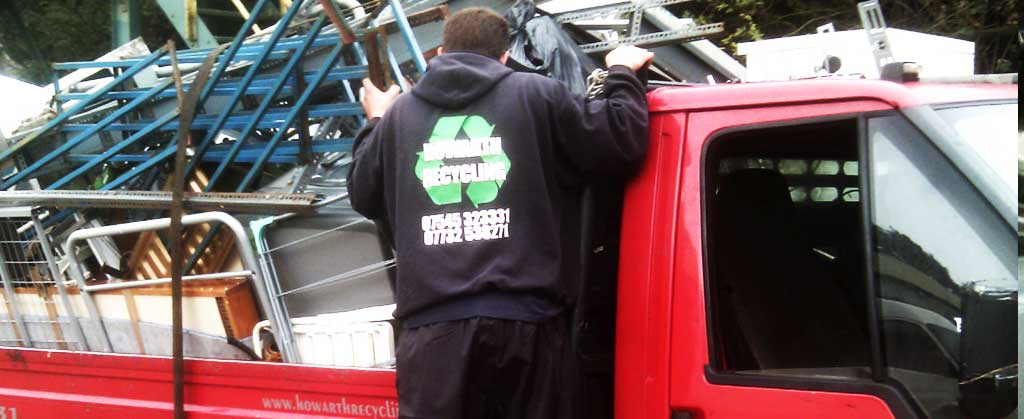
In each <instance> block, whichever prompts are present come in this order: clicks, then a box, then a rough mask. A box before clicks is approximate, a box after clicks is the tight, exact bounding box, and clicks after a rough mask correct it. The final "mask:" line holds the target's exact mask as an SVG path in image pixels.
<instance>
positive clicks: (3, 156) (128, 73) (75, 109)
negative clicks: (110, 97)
mask: <svg viewBox="0 0 1024 419" xmlns="http://www.w3.org/2000/svg"><path fill="white" fill-rule="evenodd" d="M165 53H167V50H166V49H164V48H160V49H159V50H157V51H156V52H154V53H152V54H150V55H149V56H148V57H146V58H145V59H143V60H142V61H140V62H138V63H137V64H135V65H133V66H131V67H129V68H128V69H127V70H125V71H124V72H123V73H121V75H119V76H117V77H115V78H114V80H113V81H111V82H110V83H108V84H107V85H106V86H103V87H102V88H100V89H99V90H97V91H96V92H95V93H93V94H91V95H89V97H87V98H85V99H83V100H82V101H81V102H78V104H76V105H75V106H72V107H71V109H68V110H67V111H64V112H61V113H59V114H57V116H55V117H53V119H51V120H50V121H49V122H47V123H46V125H43V127H42V128H41V129H39V130H38V131H36V132H34V133H32V134H31V135H29V136H28V137H26V138H25V139H23V140H21V141H18V142H17V143H16V144H14V145H12V146H11V147H10V148H8V149H7V150H4V151H3V152H0V161H4V160H7V159H8V158H10V157H11V156H12V155H14V153H17V152H18V151H21V149H22V148H24V147H25V146H27V145H28V144H30V143H31V142H32V141H33V140H35V139H36V138H39V137H40V136H41V135H43V134H45V133H47V132H49V131H50V130H51V129H53V128H54V127H56V126H58V125H60V124H61V123H63V122H64V121H66V120H67V119H68V118H70V117H72V116H74V115H76V114H78V113H79V112H81V111H82V110H83V109H85V108H86V107H87V106H89V105H90V104H92V102H93V101H94V100H96V99H97V98H99V97H100V96H103V95H104V94H106V93H107V92H109V91H111V90H114V88H115V87H117V86H119V85H120V84H121V83H123V82H124V81H125V80H128V79H129V78H132V77H134V76H135V74H137V73H138V72H139V71H142V69H144V68H146V67H148V66H149V65H151V64H153V62H154V61H156V60H157V59H159V58H160V57H161V56H163V55H164V54H165ZM5 185H6V183H5ZM8 187H9V186H3V189H6V188H8Z"/></svg>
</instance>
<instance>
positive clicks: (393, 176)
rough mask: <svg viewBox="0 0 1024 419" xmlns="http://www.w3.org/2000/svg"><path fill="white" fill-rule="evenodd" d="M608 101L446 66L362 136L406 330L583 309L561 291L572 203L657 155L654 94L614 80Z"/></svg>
mask: <svg viewBox="0 0 1024 419" xmlns="http://www.w3.org/2000/svg"><path fill="white" fill-rule="evenodd" d="M604 90H605V94H606V96H607V99H599V100H592V101H584V99H583V98H582V97H579V96H574V95H572V94H571V93H570V92H569V90H568V89H567V88H566V87H565V85H563V84H562V83H561V82H558V81H556V80H552V79H549V78H546V77H543V76H539V75H535V74H527V73H516V72H513V71H512V70H511V69H509V68H508V67H505V66H504V65H502V64H501V63H500V62H498V61H497V60H495V59H492V58H489V57H486V56H483V55H478V54H474V53H467V52H453V53H445V54H443V55H439V56H437V57H435V58H434V59H433V60H431V62H430V67H429V69H428V70H427V73H426V75H424V77H423V79H422V80H421V81H420V82H419V83H418V84H416V86H415V87H414V88H413V89H412V94H403V95H401V96H399V97H398V99H397V100H396V101H395V103H394V104H393V105H392V107H391V108H390V109H389V110H388V111H387V112H386V113H385V114H384V116H383V117H382V118H380V119H374V120H371V121H369V123H367V125H366V127H364V128H363V130H361V131H360V132H359V134H358V135H357V136H356V140H355V145H354V155H355V158H354V161H353V163H352V168H351V171H350V173H349V176H348V183H347V184H348V190H349V193H350V200H351V202H352V207H353V208H354V209H355V210H356V211H358V212H359V213H361V214H363V215H364V216H366V217H367V218H371V219H374V220H377V221H378V222H385V223H387V227H388V229H389V230H390V231H391V234H392V236H393V237H392V239H393V240H394V246H395V250H396V252H397V257H398V271H397V282H396V304H397V310H396V311H395V317H396V318H399V319H402V320H403V325H404V326H405V327H417V326H421V325H425V324H429V323H434V322H440V321H450V320H459V319H465V318H470V317H477V316H481V317H494V318H501V319H510V320H521V321H531V322H533V321H542V320H545V319H547V318H550V317H552V316H554V315H557V314H559V313H560V312H562V311H563V310H564V309H565V308H566V307H568V305H569V304H571V301H569V299H570V298H571V297H570V296H571V295H573V293H572V292H569V291H570V290H568V289H567V285H566V284H565V283H563V281H562V280H561V279H560V278H559V276H560V269H561V261H562V255H561V248H560V237H559V232H560V231H561V224H562V223H563V222H567V221H566V220H562V219H561V218H562V214H563V211H562V206H563V205H564V199H565V191H566V190H567V188H570V187H572V186H575V185H578V184H580V183H582V182H586V181H591V180H593V179H597V178H609V177H623V176H626V175H628V174H631V173H633V172H635V171H636V170H637V169H638V168H639V166H640V164H641V163H642V162H643V160H644V157H645V155H646V151H647V105H646V96H645V90H644V87H643V85H642V84H641V83H640V82H639V81H638V80H637V78H636V76H635V75H634V74H633V72H632V71H630V69H629V68H627V67H623V66H614V67H612V68H611V69H610V70H609V74H608V77H607V79H606V80H605V84H604Z"/></svg>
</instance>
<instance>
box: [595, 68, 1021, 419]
mask: <svg viewBox="0 0 1024 419" xmlns="http://www.w3.org/2000/svg"><path fill="white" fill-rule="evenodd" d="M1016 98H1017V86H1016V85H1001V86H995V85H973V86H966V85H965V86H953V85H926V84H917V83H908V84H900V83H893V82H887V81H869V80H845V81H841V80H831V81H830V80H809V81H795V82H780V83H762V84H746V85H731V86H715V87H702V88H686V89H660V90H656V91H654V92H653V93H651V94H650V96H649V103H650V109H651V131H650V135H651V137H650V140H651V148H650V155H649V157H648V162H647V164H646V166H645V167H644V169H643V171H642V173H641V174H640V176H639V177H638V178H637V179H636V180H635V181H633V182H632V183H631V184H630V185H629V187H628V188H627V190H626V194H625V207H624V210H623V213H622V214H623V215H622V217H623V223H622V236H621V249H622V251H621V256H620V261H621V264H620V266H619V278H618V281H619V282H618V284H619V288H618V318H617V322H616V323H617V324H618V328H617V333H616V340H615V342H616V344H615V348H616V365H615V407H614V410H615V418H617V419H633V418H636V419H640V418H668V417H672V418H690V417H692V418H748V419H752V418H826V417H827V418H850V419H853V418H924V417H933V418H946V417H949V418H960V417H975V418H977V417H1009V415H1010V411H1012V410H1013V406H1014V405H1015V404H1016V400H1015V397H1016V380H1017V378H1016V367H1015V366H1013V367H1008V366H1011V365H1015V364H1016V363H1017V360H1016V359H1017V358H1016V353H1017V351H1016V336H1015V333H1016V327H1015V326H1016V321H1015V318H1016V317H1015V311H1016V309H1015V307H1016V300H1017V297H1016V289H1017V282H1016V280H1017V279H1016V269H1017V267H1016V266H1017V261H1016V256H1015V254H1016V252H1017V233H1016V230H1017V228H1016V216H1015V214H1014V212H1013V201H1012V199H1013V198H1012V196H1013V195H1014V194H1013V193H1012V190H1015V189H1016V183H1012V182H1013V180H1014V178H1015V177H1016V174H1015V173H1014V170H1015V165H1014V160H1016V159H1015V158H1014V157H1013V150H1016V146H1015V138H1014V137H1016V135H1017V132H1016V131H1014V129H1013V128H1011V127H1012V121H1013V120H1014V119H1013V118H1014V116H1013V115H1014V113H1016V112H1017V99H1016ZM983 121H984V122H983ZM996 121H1001V122H996ZM971 130H976V131H977V132H971ZM979 134H980V135H979ZM990 148H998V149H999V150H1001V152H997V151H989V150H990ZM979 149H980V150H982V151H981V152H976V151H977V150H979ZM996 160H998V161H999V163H992V162H991V161H996ZM1003 160H1005V161H1003ZM986 162H988V163H986ZM1007 168H1008V169H1009V171H1007V170H1006V169H1007ZM985 281H990V282H987V284H989V287H988V288H985V287H986V285H985V284H986V282H985ZM983 288H985V289H983ZM986 291H987V292H988V294H986ZM982 307H985V308H982ZM982 313H985V314H982ZM974 339H977V340H974ZM986 374H988V375H986ZM979 376H986V377H989V378H993V377H1000V378H996V381H995V382H994V383H991V382H990V384H991V387H992V388H989V389H987V390H985V391H982V390H979V389H978V388H971V384H979V383H977V382H971V380H972V379H977V378H976V377H979Z"/></svg>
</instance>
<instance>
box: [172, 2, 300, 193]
mask: <svg viewBox="0 0 1024 419" xmlns="http://www.w3.org/2000/svg"><path fill="white" fill-rule="evenodd" d="M302 3H303V0H295V1H294V2H293V3H292V7H290V8H288V12H287V13H285V15H284V16H283V17H282V18H281V20H280V21H278V22H277V28H275V29H274V32H273V33H272V34H271V35H270V39H269V40H267V42H266V45H264V47H263V48H262V49H261V50H260V54H259V55H260V57H258V58H257V59H256V60H254V61H253V63H252V64H251V65H250V66H249V69H248V70H247V71H246V72H245V76H243V77H242V80H241V82H240V83H239V86H238V91H237V92H235V94H234V95H232V96H231V98H230V99H228V101H227V103H225V104H224V109H223V110H222V111H221V113H220V115H219V116H218V117H217V120H216V121H214V123H213V126H212V127H210V128H209V129H208V130H207V132H206V136H204V137H203V139H202V141H201V142H200V143H199V145H198V147H196V150H195V151H196V154H195V155H196V156H198V157H199V158H202V155H203V153H205V152H206V149H207V148H208V147H209V146H210V145H211V144H212V143H213V139H214V138H215V137H216V136H217V134H218V133H219V132H220V130H221V127H222V126H223V125H224V122H225V121H227V119H228V116H230V115H231V112H232V111H233V110H234V108H235V105H236V104H238V100H239V99H241V98H242V95H243V94H244V93H245V91H246V89H248V87H249V83H251V82H252V79H253V78H255V77H256V74H257V73H258V72H259V71H260V65H262V64H263V60H264V59H265V58H266V57H267V56H268V55H270V52H271V51H273V49H274V45H275V44H277V41H278V40H279V39H281V36H282V35H284V32H285V30H286V29H287V28H288V24H289V23H291V21H292V18H294V17H295V14H296V13H298V11H299V9H300V8H302ZM254 15H255V14H254ZM313 35H315V34H313ZM313 38H315V36H313ZM286 77H287V76H286ZM214 80H215V79H214ZM212 86H213V83H211V84H210V87H211V88H212ZM254 119H257V120H258V119H259V117H256V118H254ZM197 160H198V159H192V160H191V161H190V162H189V164H188V165H186V166H185V177H186V178H187V177H189V176H191V174H192V170H193V169H195V161H197Z"/></svg>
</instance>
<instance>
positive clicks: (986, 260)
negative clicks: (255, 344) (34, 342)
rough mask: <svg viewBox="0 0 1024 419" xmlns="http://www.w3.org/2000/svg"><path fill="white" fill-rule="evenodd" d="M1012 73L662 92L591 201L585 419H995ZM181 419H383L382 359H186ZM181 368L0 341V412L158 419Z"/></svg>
mask: <svg viewBox="0 0 1024 419" xmlns="http://www.w3.org/2000/svg"><path fill="white" fill-rule="evenodd" d="M1017 92H1018V90H1017V84H1015V83H1014V84H1002V85H999V84H974V85H966V84H964V85H954V84H927V83H897V82H890V81H878V80H853V79H847V80H843V79H819V80H803V81H792V82H773V83H756V84H735V85H718V86H707V87H665V88H658V89H655V90H653V91H652V92H651V93H650V94H649V96H648V100H649V104H650V113H651V119H650V122H651V126H650V147H651V148H650V153H649V156H648V160H647V162H646V164H645V166H644V168H643V170H642V171H641V172H640V174H639V175H638V176H637V177H636V178H634V179H632V180H630V181H629V182H628V184H627V185H625V186H624V187H622V186H621V185H620V186H618V187H616V186H609V185H604V186H593V187H588V188H586V189H585V190H583V191H582V192H581V205H580V215H579V220H580V237H579V238H580V240H579V246H578V248H579V252H578V253H577V254H576V257H575V258H573V259H578V260H573V261H572V263H573V264H574V265H575V266H578V268H579V269H578V272H576V276H578V277H579V278H580V279H581V280H580V289H581V294H580V299H579V303H578V305H577V307H576V309H575V316H574V325H573V326H574V327H573V333H574V336H573V342H574V344H575V346H576V350H577V352H578V353H579V354H580V358H581V360H582V364H583V368H582V370H583V379H582V381H581V383H580V388H581V390H582V391H583V392H584V395H585V397H584V398H583V399H584V402H583V405H582V406H580V409H581V411H582V412H583V415H582V416H581V417H587V418H615V419H659V418H664V419H669V418H672V419H682V418H744V419H756V418H833V419H844V418H846V419H865V418H867V419H882V418H900V419H904V418H1003V417H1011V415H1013V416H1014V417H1015V414H1016V413H1015V409H1016V404H1017V385H1018V378H1017V363H1018V361H1017V359H1018V358H1017V335H1016V333H1017V327H1016V319H1017V317H1016V310H1017V277H1016V275H1017V269H1018V268H1017V263H1018V262H1017V260H1018V259H1017V256H1018V254H1019V252H1020V247H1019V244H1018V227H1017V225H1018V224H1017V223H1018V219H1017V216H1016V214H1015V213H1014V210H1013V208H1014V206H1013V202H1014V201H1013V195H1014V194H1013V190H1014V189H1015V188H1016V185H1017V183H1015V178H1016V176H1017V175H1016V173H1015V171H1016V166H1015V165H1014V161H1015V158H1014V157H1013V156H1014V152H1013V151H1011V150H1016V141H1017V135H1018V134H1017V132H1018V131H1017V130H1015V129H1014V128H1012V124H1013V122H1012V121H1014V118H1015V116H1014V115H1015V113H1016V112H1017V94H1018V93H1017ZM185 368H186V376H185V380H186V393H185V400H186V410H187V412H188V415H189V417H193V418H224V417H303V418H305V417H345V418H395V417H397V414H398V408H397V402H396V395H395V385H394V384H395V383H394V381H395V375H394V371H393V370H388V369H356V368H330V367H317V366H307V365H291V364H279V363H268V362H241V361H219V360H209V359H189V360H188V362H187V363H186V367H185ZM171 377H172V372H171V359H170V358H166V357H147V356H135V355H117V354H101V353H85V352H68V351H59V350H38V349H19V348H0V419H33V418H57V417H126V418H127V417H132V418H143V417H168V416H169V414H170V412H171V411H172V410H173V406H172V384H171Z"/></svg>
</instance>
